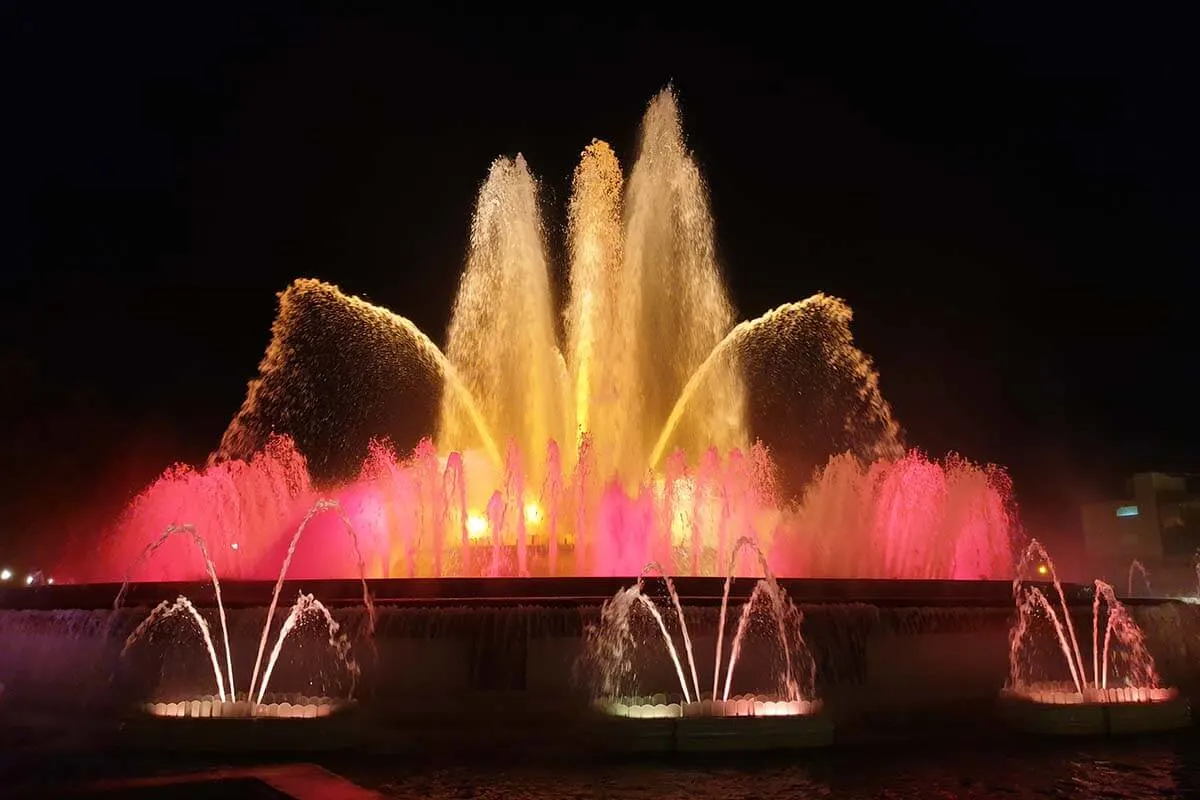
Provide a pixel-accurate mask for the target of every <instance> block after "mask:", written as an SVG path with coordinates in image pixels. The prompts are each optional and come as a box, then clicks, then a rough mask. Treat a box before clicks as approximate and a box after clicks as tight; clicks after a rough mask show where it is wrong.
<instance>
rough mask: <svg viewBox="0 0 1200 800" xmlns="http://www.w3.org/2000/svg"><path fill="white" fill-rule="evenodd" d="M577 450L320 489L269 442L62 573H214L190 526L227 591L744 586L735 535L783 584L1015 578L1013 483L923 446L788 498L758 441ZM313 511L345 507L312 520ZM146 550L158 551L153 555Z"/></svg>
mask: <svg viewBox="0 0 1200 800" xmlns="http://www.w3.org/2000/svg"><path fill="white" fill-rule="evenodd" d="M586 452H587V451H586V449H585V455H584V457H583V458H581V459H580V460H579V462H578V463H576V464H575V465H574V467H573V468H572V469H571V470H570V471H562V465H561V461H560V460H559V458H558V455H557V453H558V451H557V448H556V447H555V446H554V445H553V443H551V446H550V448H549V449H548V452H547V454H545V456H544V459H545V461H546V462H547V463H548V464H549V465H550V468H549V469H547V470H546V471H547V474H548V477H547V478H546V479H545V480H544V481H541V482H540V483H539V484H536V485H534V484H530V483H529V482H528V481H527V480H526V479H525V477H524V476H525V472H524V469H525V465H527V464H528V463H529V461H530V459H529V458H528V457H526V456H524V454H521V453H520V452H519V451H517V449H516V448H515V447H509V448H508V458H507V463H506V464H505V466H504V468H503V469H502V470H497V469H495V468H494V467H493V466H492V465H491V464H490V462H489V461H488V459H486V458H485V457H483V456H481V455H480V454H478V453H474V452H465V453H461V454H459V453H453V454H450V455H449V456H445V457H444V456H442V455H440V454H439V453H438V452H437V451H436V450H435V449H434V448H433V446H432V445H431V444H430V443H428V442H425V443H422V444H421V445H420V446H418V447H417V448H416V450H415V451H414V452H413V453H412V454H410V456H409V457H408V458H399V457H397V456H396V455H395V454H394V453H393V451H391V450H390V449H389V448H387V447H385V446H382V445H373V446H372V448H371V452H370V455H369V457H368V458H367V460H366V462H365V463H364V465H363V468H362V471H361V473H360V476H359V478H358V479H357V480H354V481H351V482H349V483H346V484H344V485H340V486H333V487H325V488H322V489H321V490H318V489H317V488H316V487H315V486H314V485H313V482H312V481H311V480H310V479H309V476H308V472H307V469H306V466H305V461H304V458H303V457H302V456H301V455H300V454H299V453H298V452H297V451H296V449H295V448H294V447H293V446H292V444H291V442H290V440H288V439H286V438H281V437H280V438H275V439H272V440H271V442H270V443H269V444H268V446H267V448H266V449H265V450H264V451H263V452H262V453H260V454H259V455H257V456H255V457H254V458H253V459H252V460H251V461H249V462H242V461H229V462H224V463H221V464H218V465H214V466H210V467H208V468H206V469H203V470H194V469H190V468H184V467H175V468H172V469H170V470H168V471H167V472H166V473H165V474H164V475H163V476H162V477H161V478H160V479H159V480H158V481H156V482H155V483H154V484H152V485H151V486H150V487H148V488H147V489H146V490H145V491H144V492H143V493H142V494H141V495H139V496H138V497H137V498H136V499H135V500H134V501H133V503H131V505H130V506H129V508H128V509H127V511H126V513H125V514H124V515H123V516H122V518H121V519H120V520H119V522H118V524H117V525H116V526H115V528H114V529H113V530H112V531H111V532H109V533H108V534H107V535H106V536H105V537H104V538H103V539H102V541H101V542H100V543H99V546H98V548H97V552H95V553H83V552H79V551H75V552H73V553H68V554H67V556H66V558H64V560H63V563H61V564H60V565H59V566H58V568H57V571H56V573H55V574H56V575H65V576H68V577H69V578H70V579H71V580H74V581H76V582H79V581H114V580H122V579H125V578H129V579H132V580H158V581H166V580H198V579H203V578H205V577H209V575H208V568H207V566H206V563H205V554H203V553H200V552H199V551H198V550H197V549H196V548H195V547H193V546H192V543H191V542H190V541H189V540H188V537H166V538H165V539H164V540H162V541H159V540H160V538H161V537H162V531H163V530H165V529H167V528H169V527H171V526H179V525H183V524H187V525H193V526H195V528H196V529H198V530H201V531H204V533H205V538H206V539H207V540H208V543H209V544H208V553H207V556H208V558H209V559H211V563H212V565H213V568H214V570H215V574H219V575H220V576H222V577H224V578H235V579H259V580H268V579H271V580H274V579H278V578H279V577H280V573H279V570H280V565H281V564H285V565H286V566H285V569H286V572H287V575H288V576H289V577H291V578H294V579H316V578H335V577H337V578H359V577H401V576H408V577H415V576H504V575H535V576H537V575H596V576H605V575H609V576H622V575H637V574H639V572H640V571H641V567H642V565H644V564H646V563H648V562H658V563H659V564H661V565H662V568H663V570H664V571H666V572H669V573H670V574H673V575H725V574H729V573H728V569H729V568H730V567H729V564H730V562H731V559H732V563H733V565H732V570H733V573H735V574H740V575H749V574H752V573H753V572H755V571H757V570H758V567H759V565H758V564H757V563H755V559H754V558H752V557H750V556H749V554H745V553H744V554H743V555H742V556H741V557H739V558H734V549H735V543H736V542H737V541H739V540H741V539H748V540H750V541H752V542H754V543H755V545H756V547H757V548H759V549H760V550H761V551H762V552H764V553H766V556H765V560H766V564H767V565H768V566H769V568H770V570H771V572H772V573H773V574H775V575H779V576H782V577H873V578H958V579H977V578H1008V577H1010V576H1011V575H1012V556H1011V552H1012V551H1011V547H1012V545H1011V541H1012V537H1013V532H1012V521H1011V517H1010V513H1009V507H1010V497H1009V487H1008V483H1007V481H1006V479H1005V476H1004V475H1003V473H1002V472H1000V471H998V470H996V469H994V468H988V467H978V466H976V465H973V464H971V463H969V462H966V461H964V460H962V459H959V458H951V459H948V460H946V461H935V460H931V459H929V458H927V457H925V456H924V455H922V454H920V453H917V452H912V453H909V454H908V455H906V456H904V457H902V458H899V459H897V460H893V461H881V462H876V463H874V464H871V465H869V466H863V465H861V464H860V463H859V462H858V461H857V460H856V459H854V458H852V457H850V456H840V457H835V458H834V459H832V460H831V461H830V463H829V464H828V466H827V467H826V468H825V470H824V471H823V472H822V473H820V474H819V475H818V476H817V477H816V479H815V480H814V482H813V483H812V485H811V486H810V488H809V489H808V491H807V493H806V494H805V495H804V496H803V497H802V498H800V499H799V500H798V501H796V502H792V503H786V502H783V501H781V500H780V499H779V498H778V497H777V495H776V493H775V491H774V489H773V483H772V481H771V477H772V475H773V468H772V466H771V463H770V458H769V456H768V454H767V452H766V450H765V449H764V448H762V447H754V448H752V449H751V450H750V451H749V452H748V453H742V452H741V451H737V450H735V451H732V452H731V453H729V454H724V455H723V454H720V453H717V452H716V451H715V450H713V451H710V452H709V453H708V454H706V455H705V456H704V458H702V459H701V461H700V463H699V465H698V466H696V467H692V466H690V465H689V464H688V463H687V462H686V461H685V460H684V459H683V458H682V457H674V458H668V459H667V460H666V462H665V464H664V469H663V472H662V473H661V474H658V475H656V476H651V477H648V478H647V479H646V480H645V481H643V482H641V483H640V484H635V485H633V486H625V485H622V484H621V483H620V482H618V481H616V480H607V481H606V480H602V479H601V478H600V477H599V476H598V475H597V474H596V473H595V472H594V471H593V470H592V469H591V468H590V467H591V461H590V459H589V458H588V457H587V456H586ZM322 502H326V503H331V504H334V505H336V507H337V509H338V513H336V514H317V515H315V516H313V517H312V518H310V519H307V522H305V520H306V517H309V516H310V512H311V511H312V510H313V509H314V507H315V506H317V505H318V503H322ZM302 523H303V524H304V527H303V529H302V528H301V525H302ZM347 529H351V530H352V531H353V532H354V536H353V537H352V538H353V542H352V544H353V545H355V546H347V545H348V539H347ZM300 530H303V532H304V541H303V543H301V546H299V547H294V546H293V544H294V543H293V539H294V537H295V536H296V535H297V533H298V532H299V531H300ZM151 543H155V547H156V549H157V550H158V551H159V552H157V554H156V557H155V558H154V559H150V560H145V559H143V558H142V557H141V556H142V553H143V552H144V551H145V549H146V547H147V546H148V545H149V544H151ZM131 564H133V565H135V566H134V567H133V568H130V566H129V565H131Z"/></svg>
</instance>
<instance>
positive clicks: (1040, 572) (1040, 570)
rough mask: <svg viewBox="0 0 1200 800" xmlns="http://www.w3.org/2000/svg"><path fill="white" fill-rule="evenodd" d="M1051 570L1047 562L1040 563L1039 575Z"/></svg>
mask: <svg viewBox="0 0 1200 800" xmlns="http://www.w3.org/2000/svg"><path fill="white" fill-rule="evenodd" d="M1049 571H1050V568H1049V567H1047V566H1046V565H1045V564H1038V575H1045V574H1046V573H1047V572H1049Z"/></svg>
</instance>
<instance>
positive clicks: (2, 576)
mask: <svg viewBox="0 0 1200 800" xmlns="http://www.w3.org/2000/svg"><path fill="white" fill-rule="evenodd" d="M12 579H13V571H12V570H11V569H9V568H8V567H5V568H4V569H0V581H5V582H7V581H11V580H12ZM36 580H37V573H36V572H34V573H30V574H29V575H26V576H25V585H26V586H32V585H33V582H34V581H36ZM46 583H48V584H53V583H54V578H47V579H46Z"/></svg>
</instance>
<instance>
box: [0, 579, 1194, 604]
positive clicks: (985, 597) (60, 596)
mask: <svg viewBox="0 0 1200 800" xmlns="http://www.w3.org/2000/svg"><path fill="white" fill-rule="evenodd" d="M672 580H673V581H674V583H675V587H676V589H677V590H678V592H679V595H680V599H681V600H682V601H683V602H684V603H685V604H686V605H688V606H719V605H720V603H721V596H722V593H723V590H724V583H725V579H724V578H716V577H690V576H678V577H675V576H673V577H672ZM636 581H637V576H633V575H631V576H618V577H536V578H534V577H523V578H517V577H501V578H368V579H367V581H366V583H367V586H368V588H369V590H370V593H371V595H372V597H373V599H374V602H375V604H376V605H393V606H406V607H438V606H479V607H481V606H521V605H535V606H583V605H599V604H600V603H602V602H604V601H606V600H608V599H610V598H611V597H613V595H615V594H616V593H617V592H618V591H619V590H621V589H624V588H627V587H628V586H631V585H633V584H634V583H636ZM654 582H655V581H653V580H652V581H651V582H650V585H651V586H653V585H654ZM756 582H757V579H756V578H755V577H752V576H747V577H744V578H738V579H737V580H735V581H734V582H733V586H732V587H731V591H730V600H731V601H745V600H746V599H747V598H748V597H749V595H750V592H751V591H752V589H753V587H754V584H755V583H756ZM778 583H779V585H780V586H781V587H782V588H783V589H784V590H785V591H786V592H787V594H788V596H789V597H790V598H791V599H792V600H794V601H795V602H796V603H797V604H799V605H801V606H804V605H853V604H863V605H872V606H877V607H972V608H995V609H1004V610H1011V609H1012V607H1013V594H1012V582H1011V581H1007V580H978V581H962V580H909V579H882V578H779V579H778ZM1027 585H1041V584H1040V583H1036V584H1035V583H1032V582H1030V583H1029V584H1027ZM120 587H121V584H119V583H81V584H54V585H50V586H34V587H23V586H22V587H15V586H14V587H3V588H0V610H8V611H19V610H31V611H32V610H43V611H51V610H102V609H111V608H112V607H113V601H114V599H115V598H116V596H117V592H118V591H119V589H120ZM273 587H274V581H270V580H235V579H229V580H222V581H221V589H222V594H223V596H224V597H223V599H224V604H225V607H226V608H257V607H261V606H264V605H266V603H267V601H268V600H269V599H270V596H271V591H272V589H273ZM1063 590H1064V592H1065V593H1066V595H1067V601H1068V603H1069V604H1070V605H1072V606H1078V607H1080V608H1081V609H1082V608H1084V607H1088V608H1090V606H1091V603H1092V597H1093V587H1092V586H1091V585H1090V584H1073V583H1066V584H1063ZM299 591H304V592H309V593H313V594H315V595H316V596H318V597H320V599H321V602H322V603H323V604H324V605H326V606H327V607H331V608H332V607H343V608H344V607H347V606H361V605H362V602H363V600H362V582H361V581H360V580H359V579H357V578H325V579H314V580H302V579H295V580H288V581H286V582H285V583H284V586H283V591H282V594H281V596H284V597H287V596H291V595H295V594H296V593H297V592H299ZM179 595H185V596H187V597H189V598H190V599H191V600H192V601H193V602H194V603H195V604H196V605H197V606H198V607H210V606H212V605H214V600H215V598H214V596H213V590H212V585H211V584H210V583H207V582H203V581H186V582H175V581H170V582H166V581H163V582H134V583H131V584H130V585H129V592H128V594H127V596H126V597H125V601H124V605H125V606H134V607H137V606H153V605H156V604H158V603H159V602H161V601H163V600H173V599H174V598H176V597H178V596H179ZM1122 602H1124V603H1125V604H1126V605H1129V606H1138V605H1160V604H1162V603H1166V602H1175V601H1174V599H1173V598H1165V597H1164V598H1126V599H1122Z"/></svg>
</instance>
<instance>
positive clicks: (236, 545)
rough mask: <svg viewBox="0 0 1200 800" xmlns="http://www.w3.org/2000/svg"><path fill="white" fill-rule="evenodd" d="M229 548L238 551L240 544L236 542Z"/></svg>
mask: <svg viewBox="0 0 1200 800" xmlns="http://www.w3.org/2000/svg"><path fill="white" fill-rule="evenodd" d="M229 546H230V547H232V548H233V549H234V550H237V549H238V543H237V542H234V543H233V544H231V545H229Z"/></svg>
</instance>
